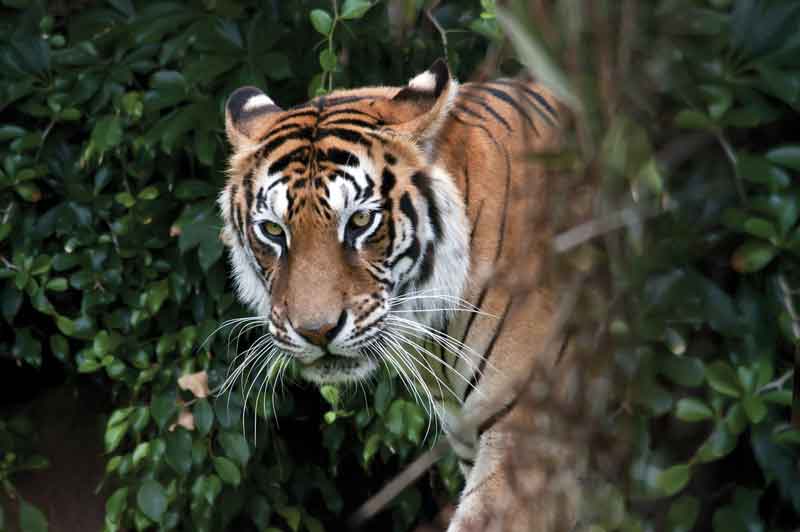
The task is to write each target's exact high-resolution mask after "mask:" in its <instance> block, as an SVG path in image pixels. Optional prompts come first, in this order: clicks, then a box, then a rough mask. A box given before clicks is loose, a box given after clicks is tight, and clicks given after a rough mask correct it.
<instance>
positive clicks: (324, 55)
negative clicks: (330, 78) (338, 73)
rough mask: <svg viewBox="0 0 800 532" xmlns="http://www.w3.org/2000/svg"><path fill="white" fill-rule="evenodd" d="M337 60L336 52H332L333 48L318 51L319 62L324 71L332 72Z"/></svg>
mask: <svg viewBox="0 0 800 532" xmlns="http://www.w3.org/2000/svg"><path fill="white" fill-rule="evenodd" d="M337 62H338V59H337V58H336V52H334V51H333V49H331V48H325V49H324V50H322V52H320V54H319V64H320V66H321V67H322V69H323V70H324V71H325V72H333V71H334V70H336V64H337Z"/></svg>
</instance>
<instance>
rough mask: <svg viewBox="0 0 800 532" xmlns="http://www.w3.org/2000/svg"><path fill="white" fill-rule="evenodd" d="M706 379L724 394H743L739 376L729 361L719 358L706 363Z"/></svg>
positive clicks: (732, 395)
mask: <svg viewBox="0 0 800 532" xmlns="http://www.w3.org/2000/svg"><path fill="white" fill-rule="evenodd" d="M706 380H707V381H708V384H709V385H711V387H712V388H713V389H714V390H716V391H718V392H719V393H721V394H723V395H728V396H730V397H740V396H741V395H742V390H741V386H740V385H739V378H738V377H737V376H736V372H735V371H734V370H733V368H732V367H731V366H730V364H728V363H727V362H724V361H722V360H718V361H716V362H713V363H711V364H708V365H706Z"/></svg>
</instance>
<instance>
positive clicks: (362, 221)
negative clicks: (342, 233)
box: [350, 211, 372, 228]
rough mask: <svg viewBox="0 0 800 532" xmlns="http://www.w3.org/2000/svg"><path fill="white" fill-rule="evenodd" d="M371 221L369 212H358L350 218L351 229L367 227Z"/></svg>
mask: <svg viewBox="0 0 800 532" xmlns="http://www.w3.org/2000/svg"><path fill="white" fill-rule="evenodd" d="M371 220H372V213H371V212H369V211H358V212H357V213H355V214H354V215H353V216H351V217H350V223H351V224H352V225H353V227H358V228H364V227H366V226H368V225H369V222H370V221H371Z"/></svg>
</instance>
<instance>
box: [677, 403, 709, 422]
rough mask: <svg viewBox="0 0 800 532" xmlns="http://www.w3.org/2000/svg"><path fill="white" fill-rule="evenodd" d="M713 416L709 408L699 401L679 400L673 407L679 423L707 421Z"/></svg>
mask: <svg viewBox="0 0 800 532" xmlns="http://www.w3.org/2000/svg"><path fill="white" fill-rule="evenodd" d="M713 415H714V412H713V411H712V410H711V407H710V406H708V405H707V404H705V403H704V402H703V401H701V400H700V399H694V398H686V399H681V400H679V401H678V402H677V404H676V405H675V417H677V418H678V419H680V420H681V421H688V422H690V423H691V422H695V421H702V420H704V419H708V418H710V417H712V416H713Z"/></svg>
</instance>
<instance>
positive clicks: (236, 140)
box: [225, 87, 282, 149]
mask: <svg viewBox="0 0 800 532" xmlns="http://www.w3.org/2000/svg"><path fill="white" fill-rule="evenodd" d="M281 110H282V109H281V108H280V107H278V106H277V105H275V102H273V101H272V98H270V97H269V96H267V95H266V94H264V93H263V92H262V91H261V89H258V88H256V87H242V88H240V89H236V90H235V91H233V94H231V95H230V96H229V97H228V101H227V102H226V103H225V131H226V132H227V133H228V140H229V141H230V143H231V145H233V147H234V148H235V149H239V148H240V147H242V146H245V145H248V143H250V142H251V141H254V140H256V139H258V136H259V135H260V134H261V133H262V132H263V131H264V130H265V128H266V127H267V125H268V123H269V120H270V118H271V117H272V116H273V115H275V113H278V112H280V111H281Z"/></svg>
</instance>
